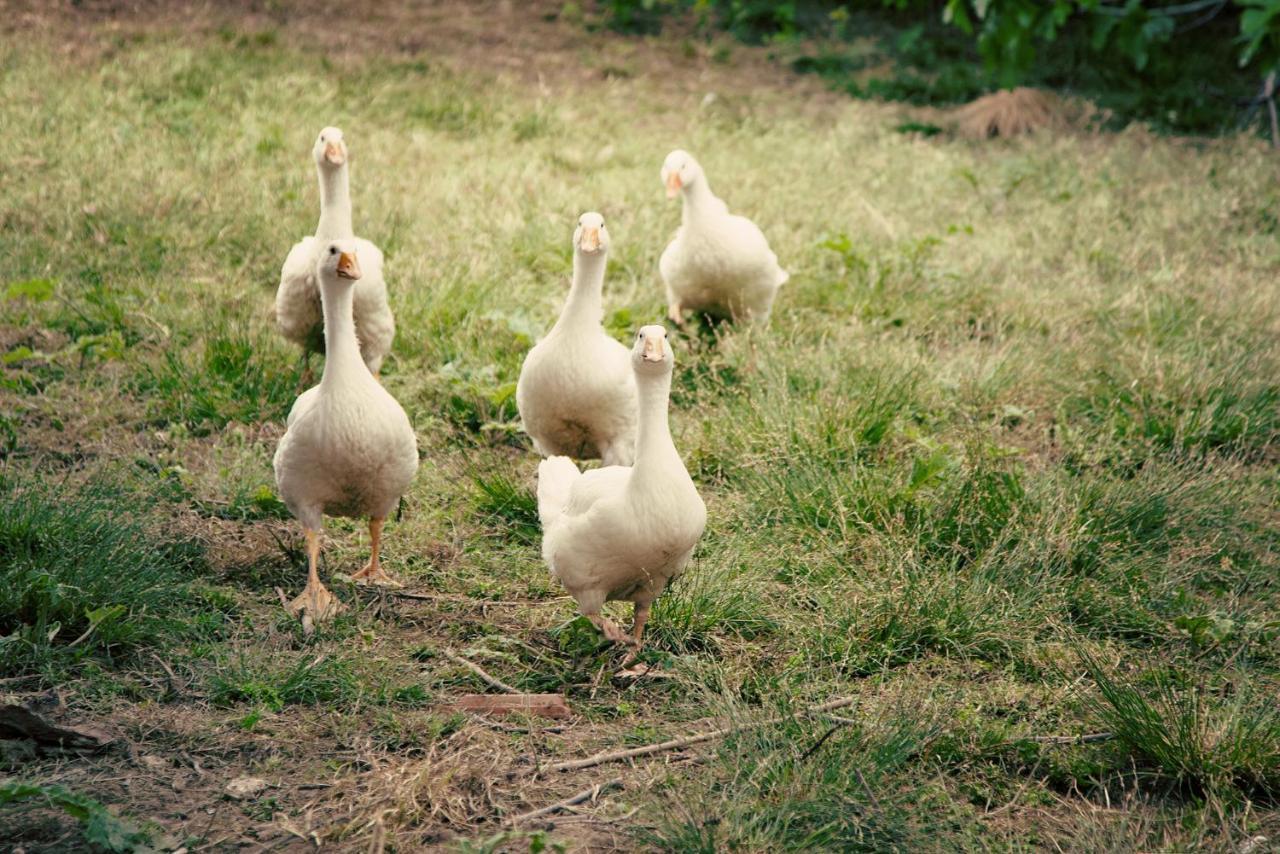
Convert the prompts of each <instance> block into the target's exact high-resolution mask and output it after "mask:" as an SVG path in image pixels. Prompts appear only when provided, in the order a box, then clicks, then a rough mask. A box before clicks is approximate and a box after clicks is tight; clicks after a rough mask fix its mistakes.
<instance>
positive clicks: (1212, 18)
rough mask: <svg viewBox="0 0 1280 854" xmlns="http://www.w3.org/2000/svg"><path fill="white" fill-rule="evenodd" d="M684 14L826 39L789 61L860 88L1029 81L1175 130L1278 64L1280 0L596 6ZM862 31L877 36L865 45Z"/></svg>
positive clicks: (675, 0)
mask: <svg viewBox="0 0 1280 854" xmlns="http://www.w3.org/2000/svg"><path fill="white" fill-rule="evenodd" d="M690 12H692V13H694V14H695V15H696V16H697V20H698V21H699V25H700V26H701V27H703V28H704V29H705V28H711V27H715V28H719V29H723V30H725V31H727V32H730V33H732V34H733V35H734V36H736V37H737V38H739V39H742V40H743V41H748V42H760V41H769V40H773V41H788V40H794V39H795V38H796V37H798V36H801V35H809V36H816V37H818V38H820V39H822V41H821V42H820V43H819V47H818V50H817V52H816V53H810V52H805V53H804V54H801V55H799V56H795V57H793V58H792V59H791V60H790V61H791V64H792V66H793V67H794V68H795V69H796V70H797V71H800V72H803V73H813V74H818V75H820V76H821V77H823V78H824V79H826V80H828V81H830V83H831V84H832V85H833V86H834V87H836V88H839V89H842V90H844V91H847V92H848V93H849V94H851V95H853V96H855V97H859V98H884V99H888V100H895V101H907V102H910V103H915V104H953V103H959V102H963V101H968V100H971V99H973V98H975V97H977V96H979V95H981V94H983V93H984V92H986V91H989V90H990V89H992V88H1011V87H1013V86H1018V85H1036V86H1044V87H1049V88H1055V89H1060V90H1066V91H1068V92H1071V93H1078V94H1082V95H1084V96H1086V97H1087V98H1089V99H1090V100H1092V101H1094V102H1095V103H1097V104H1098V105H1099V106H1100V107H1102V108H1104V109H1106V110H1110V111H1112V112H1114V113H1115V114H1117V115H1118V116H1119V118H1120V119H1121V120H1124V119H1129V118H1137V119H1142V120H1145V121H1149V122H1151V123H1153V124H1154V125H1156V126H1157V127H1162V128H1169V129H1173V130H1192V131H1198V132H1206V131H1207V132H1221V131H1224V130H1227V129H1231V128H1234V127H1235V126H1236V121H1237V115H1236V114H1234V113H1233V112H1232V110H1231V108H1230V102H1231V100H1232V99H1233V98H1234V99H1236V100H1243V99H1244V98H1246V97H1247V96H1249V95H1251V94H1253V92H1254V91H1256V88H1257V83H1258V77H1259V75H1265V74H1266V73H1267V72H1268V71H1269V70H1271V69H1273V68H1275V66H1276V62H1277V60H1280V0H1237V2H1236V3H1234V4H1231V3H1227V2H1218V0H1204V2H1190V3H1187V2H1160V3H1142V2H1136V0H1135V2H1126V3H1109V2H1103V0H939V2H934V0H863V2H853V3H838V2H834V0H831V2H827V1H826V0H808V2H803V0H802V2H795V3H765V2H755V0H698V2H694V0H663V2H656V0H626V2H624V0H613V2H610V3H608V4H606V5H605V7H604V13H605V18H606V20H607V21H609V22H610V23H611V25H612V26H614V27H615V28H617V29H622V30H624V31H640V32H656V31H657V30H659V29H660V28H661V24H662V19H663V17H665V16H670V15H675V14H689V13H690ZM855 35H856V36H857V37H858V38H857V39H855V38H854V37H855ZM868 35H870V36H872V37H873V38H874V39H875V40H876V46H875V47H874V48H873V49H872V50H871V51H870V52H868V49H867V47H866V44H865V37H866V36H868ZM860 39H861V40H860ZM886 59H889V60H890V61H891V62H892V63H893V67H892V69H891V70H890V71H889V72H888V73H887V74H886V73H884V71H883V70H882V69H883V66H884V63H885V60H886ZM1237 66H1239V68H1244V67H1246V66H1247V67H1248V68H1250V69H1254V73H1252V74H1248V73H1242V72H1241V71H1239V70H1238V69H1237ZM1228 93H1230V94H1228Z"/></svg>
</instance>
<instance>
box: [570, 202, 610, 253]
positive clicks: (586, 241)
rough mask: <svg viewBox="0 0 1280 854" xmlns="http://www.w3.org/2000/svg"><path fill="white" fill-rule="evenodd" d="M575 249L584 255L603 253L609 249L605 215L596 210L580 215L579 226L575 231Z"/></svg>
mask: <svg viewBox="0 0 1280 854" xmlns="http://www.w3.org/2000/svg"><path fill="white" fill-rule="evenodd" d="M573 251H574V252H581V253H582V254H584V255H603V254H605V253H606V252H608V251H609V232H608V230H606V229H605V227H604V217H602V216H601V215H600V214H598V213H596V212H595V211H588V212H587V213H584V214H583V215H582V216H580V217H578V228H577V230H576V231H574V232H573Z"/></svg>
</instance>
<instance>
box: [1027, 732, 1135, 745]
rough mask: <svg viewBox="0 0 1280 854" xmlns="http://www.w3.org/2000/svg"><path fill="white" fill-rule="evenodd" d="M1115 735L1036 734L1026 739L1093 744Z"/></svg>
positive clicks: (1107, 739) (1102, 733)
mask: <svg viewBox="0 0 1280 854" xmlns="http://www.w3.org/2000/svg"><path fill="white" fill-rule="evenodd" d="M1115 737H1116V734H1115V733H1114V732H1091V733H1087V734H1085V735H1036V736H1032V737H1031V738H1029V739H1027V741H1034V742H1037V743H1039V744H1093V743H1094V742H1098V741H1110V740H1111V739H1113V738H1115Z"/></svg>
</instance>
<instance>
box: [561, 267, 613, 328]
mask: <svg viewBox="0 0 1280 854" xmlns="http://www.w3.org/2000/svg"><path fill="white" fill-rule="evenodd" d="M607 263H608V259H607V254H606V253H604V252H596V253H595V254H593V255H588V254H587V253H585V252H579V251H578V250H577V249H575V250H574V252H573V284H572V285H570V286H569V298H568V299H567V300H565V303H564V310H563V311H561V312H560V319H559V320H557V321H556V328H560V329H581V328H584V327H594V326H599V325H600V321H601V319H603V317H604V296H603V291H604V269H605V266H606V264H607Z"/></svg>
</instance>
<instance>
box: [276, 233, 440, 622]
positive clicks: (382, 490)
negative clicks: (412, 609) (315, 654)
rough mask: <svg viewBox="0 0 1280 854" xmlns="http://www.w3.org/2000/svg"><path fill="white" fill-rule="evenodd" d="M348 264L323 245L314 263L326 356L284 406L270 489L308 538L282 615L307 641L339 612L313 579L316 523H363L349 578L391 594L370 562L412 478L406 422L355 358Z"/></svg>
mask: <svg viewBox="0 0 1280 854" xmlns="http://www.w3.org/2000/svg"><path fill="white" fill-rule="evenodd" d="M357 259H358V250H357V248H356V242H355V241H353V240H341V241H330V242H329V243H327V244H326V245H325V247H324V249H322V250H321V252H320V255H319V256H318V257H317V258H316V261H315V277H316V280H317V281H318V282H319V283H320V296H321V300H322V305H323V308H324V338H325V342H326V345H327V348H328V352H327V354H326V356H325V360H324V375H323V376H322V377H321V379H320V384H319V385H318V386H315V387H314V388H311V389H308V390H307V391H305V392H303V394H302V395H301V396H300V397H299V398H298V399H297V401H296V402H295V403H294V404H293V409H292V410H291V411H290V412H289V422H288V428H287V429H286V430H285V434H284V436H283V437H282V438H281V439H280V445H279V447H277V448H276V456H275V472H276V487H277V489H278V490H279V492H280V497H281V498H282V499H284V503H285V504H286V505H287V506H288V508H289V512H291V513H292V514H293V515H294V516H295V517H296V518H297V519H298V521H300V522H302V526H303V530H304V531H305V532H306V537H307V573H308V574H307V586H306V589H304V590H303V591H302V594H301V595H300V596H298V598H296V599H294V600H293V602H292V603H291V604H290V606H289V609H290V610H291V611H293V612H294V613H296V614H298V615H299V616H300V617H301V618H302V624H303V628H304V630H305V631H307V633H308V634H309V633H310V632H311V631H312V630H313V627H314V625H315V624H316V623H319V622H321V621H323V620H325V619H328V618H329V617H332V616H333V615H334V614H336V613H337V611H338V609H339V608H340V607H341V606H340V605H339V603H338V601H337V600H336V599H335V598H334V597H333V595H332V594H331V593H330V592H329V591H328V590H327V589H326V588H325V586H324V585H323V584H321V583H320V576H319V574H318V572H317V566H316V564H317V562H318V560H319V557H320V529H321V526H322V524H323V515H324V514H328V515H330V516H346V517H352V518H359V517H367V518H368V520H369V538H370V540H371V545H372V551H371V555H370V557H369V562H368V563H367V564H366V565H365V567H364V569H362V570H360V571H359V572H357V573H356V574H355V576H354V577H355V578H356V579H357V580H358V581H362V582H368V583H374V584H394V583H395V581H394V579H392V578H391V576H389V575H388V574H387V573H386V571H385V570H383V569H382V565H381V564H380V562H379V554H380V549H381V545H382V525H383V522H384V521H385V520H386V518H387V516H388V514H390V513H391V511H392V510H393V509H395V507H396V504H397V503H398V502H399V501H400V497H401V496H402V495H404V493H405V491H406V490H407V489H408V488H409V484H410V483H412V482H413V476H414V474H415V473H416V472H417V470H418V441H417V437H416V436H415V435H414V432H413V427H412V425H410V423H409V418H408V416H406V415H405V413H404V410H403V409H401V408H400V404H399V403H397V402H396V399H395V398H394V397H392V396H391V394H390V393H389V392H388V391H387V390H386V389H385V388H383V387H382V385H381V384H380V383H379V382H378V381H377V380H376V379H374V376H373V374H372V373H370V372H369V368H368V367H367V365H366V364H365V362H364V361H363V360H362V359H361V357H360V350H359V344H358V342H357V340H356V326H355V321H354V317H353V304H354V302H355V293H354V292H355V290H356V288H358V287H359V282H360V280H361V270H360V266H359V263H358V260H357Z"/></svg>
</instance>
